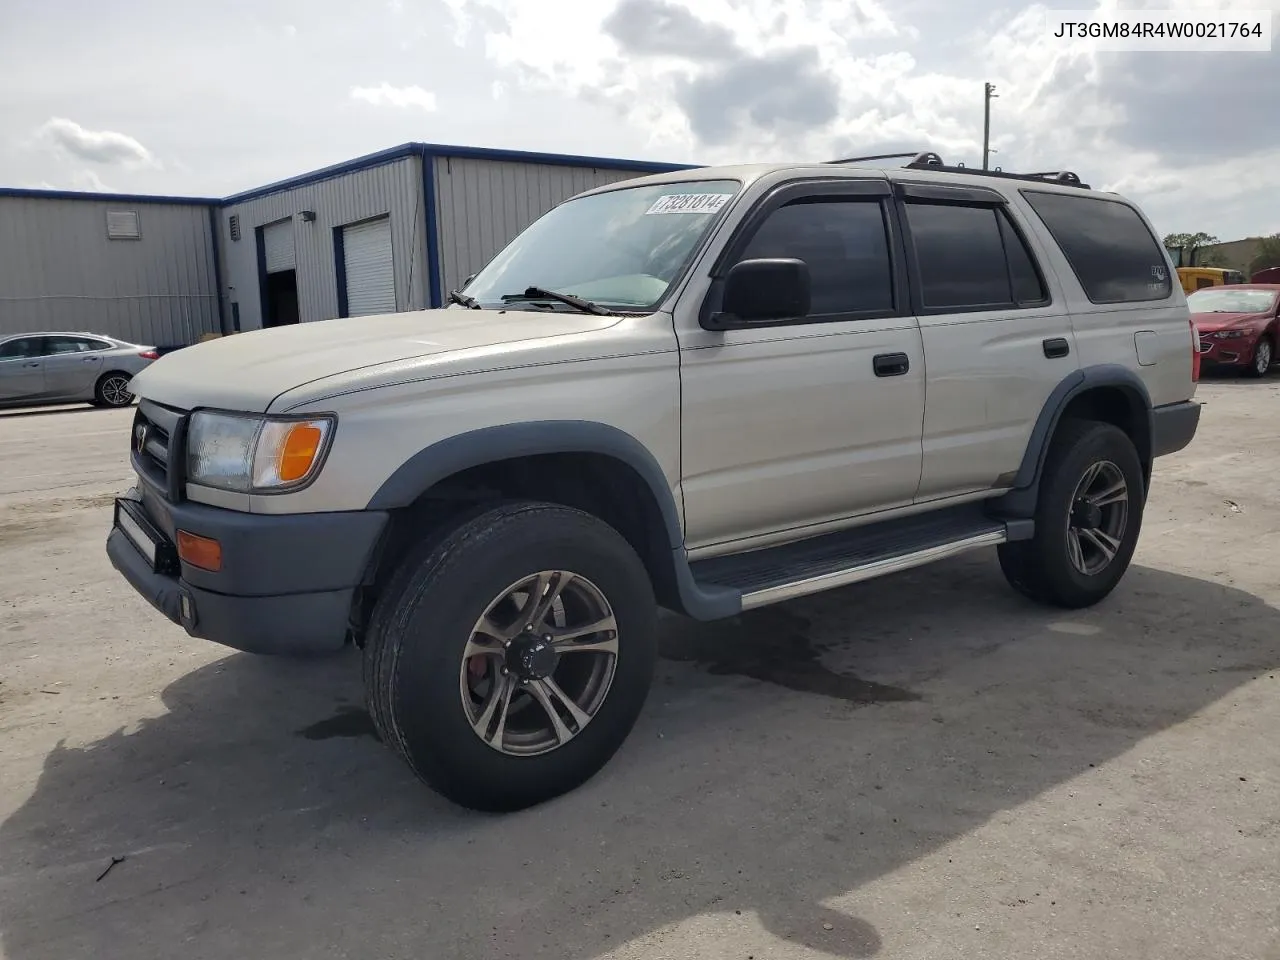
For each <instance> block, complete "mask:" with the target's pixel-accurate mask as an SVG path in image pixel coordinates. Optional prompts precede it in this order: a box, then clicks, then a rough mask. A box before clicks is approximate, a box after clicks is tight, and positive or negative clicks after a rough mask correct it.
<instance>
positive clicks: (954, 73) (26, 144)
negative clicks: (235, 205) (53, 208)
mask: <svg viewBox="0 0 1280 960" xmlns="http://www.w3.org/2000/svg"><path fill="white" fill-rule="evenodd" d="M1097 2H1098V0H1075V2H1062V0H1057V2H1055V3H1054V4H1053V5H1054V6H1056V7H1064V8H1074V9H1083V8H1085V7H1090V8H1092V7H1093V6H1094V4H1096V3H1097ZM0 6H2V7H3V10H2V11H0V185H3V186H30V187H57V188H73V189H87V190H95V189H96V190H102V189H108V190H117V191H130V192H148V193H167V194H188V195H200V196H223V195H226V194H228V193H232V192H235V191H237V190H241V189H246V188H248V187H253V186H258V185H261V184H263V183H266V182H269V181H272V180H276V179H280V178H282V177H286V176H290V175H292V174H296V173H301V172H304V171H306V170H311V169H314V168H316V167H320V166H324V165H326V164H329V163H333V162H337V161H340V160H345V159H349V158H351V157H354V156H357V155H360V154H362V153H369V152H372V151H375V150H379V149H382V148H385V147H388V146H393V145H395V144H398V143H402V142H404V141H407V140H426V141H434V142H438V143H458V144H466V145H473V146H492V147H506V148H513V149H527V150H543V151H551V152H564V153H584V154H591V155H596V156H620V157H632V158H641V159H654V160H669V161H678V162H687V163H713V162H733V161H740V160H801V159H830V158H834V157H836V156H840V155H849V154H851V153H880V152H887V151H888V150H891V149H915V148H927V149H933V150H935V151H937V152H939V153H941V154H942V156H943V158H944V159H946V160H947V161H948V162H956V161H964V162H965V163H966V164H969V165H973V164H977V163H980V162H981V139H982V84H983V82H984V81H988V80H989V81H991V82H993V83H995V84H996V88H997V93H998V99H996V100H995V101H994V102H993V119H992V145H993V146H994V147H995V148H996V150H997V151H998V152H997V153H996V154H995V155H994V157H993V163H996V164H1001V165H1003V166H1005V167H1007V168H1008V169H1013V170H1019V169H1020V170H1029V169H1036V170H1042V169H1057V168H1059V167H1062V166H1066V167H1068V168H1070V169H1073V170H1075V171H1077V172H1078V173H1079V174H1080V175H1081V176H1082V177H1083V178H1084V179H1086V180H1087V181H1089V182H1090V183H1092V184H1093V185H1095V186H1101V187H1103V188H1105V189H1113V190H1119V191H1121V192H1123V193H1125V194H1128V195H1130V196H1133V197H1135V198H1136V199H1138V200H1139V201H1140V202H1141V203H1143V204H1144V206H1145V207H1146V209H1147V210H1148V211H1149V213H1150V214H1151V216H1152V217H1153V219H1154V220H1155V221H1156V225H1157V227H1158V228H1159V229H1160V230H1161V231H1162V232H1171V231H1197V230H1204V231H1206V232H1209V233H1213V234H1217V235H1218V236H1219V237H1221V238H1222V239H1224V240H1226V239H1236V238H1239V237H1243V236H1247V235H1256V234H1259V233H1274V232H1277V231H1280V95H1278V94H1280V42H1278V43H1276V44H1275V50H1274V51H1273V52H1271V53H1218V54H1206V53H1185V52H1184V53H1128V54H1118V53H1113V54H1100V53H1097V52H1093V51H1090V50H1087V49H1085V48H1083V47H1082V46H1080V45H1078V44H1077V45H1074V46H1071V45H1066V46H1064V45H1062V44H1061V43H1060V42H1053V41H1051V40H1050V39H1049V38H1048V36H1047V29H1046V26H1045V20H1044V10H1045V8H1044V7H1043V6H1038V5H1037V6H1026V5H1021V6H1020V5H1018V3H1017V2H1016V0H1013V2H1001V0H965V2H964V3H961V2H959V0H897V2H894V3H892V4H890V3H889V0H366V2H365V3H363V4H353V3H350V2H349V0H345V2H341V3H340V2H338V0H219V2H209V0H202V2H199V3H196V2H191V0H185V2H184V0H176V2H175V0H121V2H119V3H115V4H102V3H95V2H91V0H41V2H37V0H3V2H2V3H0ZM1103 6H1105V7H1107V8H1115V7H1116V6H1117V5H1116V4H1115V3H1114V2H1111V3H1103ZM1118 6H1119V8H1121V9H1126V8H1134V9H1140V8H1143V7H1144V6H1145V7H1147V8H1151V9H1207V10H1219V11H1221V10H1224V9H1231V8H1234V9H1243V10H1249V9H1271V10H1273V11H1276V15H1275V16H1274V24H1273V28H1274V29H1278V30H1280V0H1252V2H1250V0H1244V2H1236V0H1217V2H1214V3H1212V4H1206V3H1204V2H1202V0H1157V2H1150V3H1145V4H1144V3H1121V4H1119V5H1118Z"/></svg>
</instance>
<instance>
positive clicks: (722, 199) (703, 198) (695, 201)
mask: <svg viewBox="0 0 1280 960" xmlns="http://www.w3.org/2000/svg"><path fill="white" fill-rule="evenodd" d="M731 196H733V194H731V193H672V194H669V195H667V196H665V197H659V198H658V199H657V200H655V201H654V202H653V206H651V207H650V208H649V209H648V210H646V211H645V212H644V214H645V216H646V217H647V216H650V215H652V214H655V213H715V212H716V211H717V210H719V209H720V208H721V207H723V206H724V205H725V204H726V203H727V202H728V200H729V198H730V197H731Z"/></svg>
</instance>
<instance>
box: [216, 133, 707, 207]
mask: <svg viewBox="0 0 1280 960" xmlns="http://www.w3.org/2000/svg"><path fill="white" fill-rule="evenodd" d="M406 157H453V158H456V159H460V160H495V161H504V160H505V161H507V162H509V163H541V164H552V165H556V166H565V167H596V168H598V169H604V170H627V171H633V172H635V173H666V172H670V171H677V170H693V169H697V166H696V165H693V164H680V163H655V162H653V161H648V160H623V159H620V158H618V157H588V156H579V155H576V154H570V153H537V152H532V151H527V150H497V149H492V148H489V147H460V146H455V145H452V144H444V143H402V144H400V146H398V147H391V148H390V149H388V150H380V151H378V152H377V153H370V154H366V155H365V156H363V157H356V158H355V159H354V160H347V161H344V162H343V163H335V164H333V165H332V166H328V167H321V168H320V169H319V170H313V171H311V172H310V173H303V174H299V175H298V176H296V177H289V178H288V179H285V180H277V181H276V182H275V183H269V184H267V185H266V186H262V187H255V188H253V189H252V190H245V191H243V192H241V193H236V194H232V195H231V196H229V197H226V198H225V199H223V200H222V201H221V202H222V204H223V205H224V206H226V205H231V204H235V203H243V202H245V201H246V200H253V199H256V198H258V197H265V196H268V195H270V194H273V193H279V192H280V191H282V190H292V189H295V188H297V187H304V186H307V185H308V184H312V183H319V182H320V181H322V180H330V179H332V178H334V177H340V176H342V175H344V174H347V173H354V172H356V171H358V170H367V169H369V168H371V167H379V166H382V165H383V164H387V163H394V162H395V161H396V160H402V159H404V158H406Z"/></svg>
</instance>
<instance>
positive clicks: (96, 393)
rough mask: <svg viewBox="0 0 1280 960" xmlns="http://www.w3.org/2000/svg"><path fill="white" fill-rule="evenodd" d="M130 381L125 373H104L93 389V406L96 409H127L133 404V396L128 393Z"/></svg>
mask: <svg viewBox="0 0 1280 960" xmlns="http://www.w3.org/2000/svg"><path fill="white" fill-rule="evenodd" d="M130 379H132V378H131V377H130V376H129V374H127V373H120V372H118V371H116V372H112V373H104V374H103V375H102V376H101V377H99V378H98V383H97V386H95V387H94V389H93V404H94V406H97V407H127V406H129V404H131V403H133V394H132V393H130V392H129V381H130Z"/></svg>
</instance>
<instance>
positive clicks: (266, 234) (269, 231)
mask: <svg viewBox="0 0 1280 960" xmlns="http://www.w3.org/2000/svg"><path fill="white" fill-rule="evenodd" d="M262 246H263V249H264V251H265V253H266V261H267V273H280V272H282V271H284V270H292V269H294V255H293V221H292V220H281V221H280V222H279V223H272V224H268V225H267V226H265V227H263V228H262Z"/></svg>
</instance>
